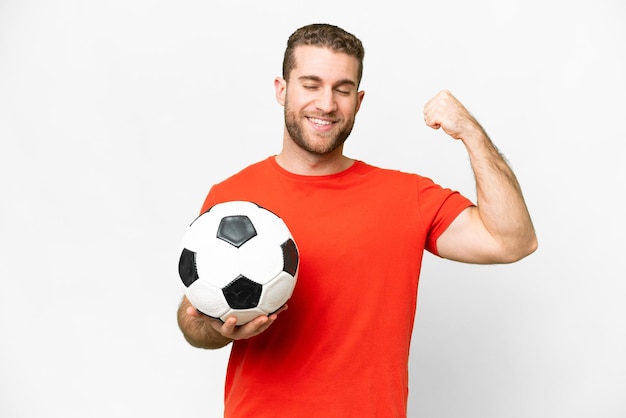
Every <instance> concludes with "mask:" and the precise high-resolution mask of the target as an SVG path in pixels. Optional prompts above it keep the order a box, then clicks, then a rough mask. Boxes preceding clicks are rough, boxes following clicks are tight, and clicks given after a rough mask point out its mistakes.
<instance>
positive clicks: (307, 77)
mask: <svg viewBox="0 0 626 418" xmlns="http://www.w3.org/2000/svg"><path fill="white" fill-rule="evenodd" d="M298 80H300V81H316V82H318V83H319V82H321V81H322V79H321V78H320V77H318V76H316V75H301V76H300V77H298ZM334 85H335V86H344V85H351V86H354V87H356V83H355V82H354V81H353V80H350V79H349V78H343V79H341V80H339V81H337V82H336V83H335V84H334Z"/></svg>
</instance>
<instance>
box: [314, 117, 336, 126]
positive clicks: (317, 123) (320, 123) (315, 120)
mask: <svg viewBox="0 0 626 418" xmlns="http://www.w3.org/2000/svg"><path fill="white" fill-rule="evenodd" d="M309 120H310V121H311V122H313V123H314V124H316V125H330V124H332V122H331V121H329V120H323V119H317V118H309Z"/></svg>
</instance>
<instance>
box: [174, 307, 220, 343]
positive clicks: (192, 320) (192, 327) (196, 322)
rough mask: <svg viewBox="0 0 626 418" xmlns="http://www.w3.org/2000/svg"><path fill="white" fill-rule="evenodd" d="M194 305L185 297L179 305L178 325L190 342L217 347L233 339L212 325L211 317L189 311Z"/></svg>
mask: <svg viewBox="0 0 626 418" xmlns="http://www.w3.org/2000/svg"><path fill="white" fill-rule="evenodd" d="M190 308H191V309H195V308H193V307H192V305H191V303H190V302H189V300H188V299H187V298H186V297H184V298H183V300H182V302H181V303H180V306H179V307H178V326H179V328H180V330H181V331H182V333H183V336H184V337H185V340H187V342H188V343H189V344H191V345H192V346H194V347H197V348H206V349H217V348H221V347H224V346H226V345H228V344H229V343H230V342H231V341H232V340H231V339H230V338H226V337H224V336H223V335H222V334H220V333H219V332H217V331H216V330H215V329H214V328H213V327H212V326H211V323H210V321H211V319H210V318H208V317H203V316H201V314H199V315H198V316H193V315H190V314H189V313H188V310H189V309H190Z"/></svg>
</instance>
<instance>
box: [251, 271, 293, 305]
mask: <svg viewBox="0 0 626 418" xmlns="http://www.w3.org/2000/svg"><path fill="white" fill-rule="evenodd" d="M295 286H296V279H295V278H294V277H293V276H291V274H289V273H286V272H284V271H283V272H281V273H280V274H279V275H278V276H277V277H276V278H275V279H274V280H272V281H271V282H269V283H267V284H265V285H264V286H263V292H262V293H261V299H260V300H259V306H260V307H261V309H263V310H264V311H266V312H267V313H272V312H274V311H277V310H278V309H279V308H280V307H281V306H283V305H284V304H285V303H286V302H287V301H288V300H289V298H290V297H291V294H292V293H293V289H294V288H295Z"/></svg>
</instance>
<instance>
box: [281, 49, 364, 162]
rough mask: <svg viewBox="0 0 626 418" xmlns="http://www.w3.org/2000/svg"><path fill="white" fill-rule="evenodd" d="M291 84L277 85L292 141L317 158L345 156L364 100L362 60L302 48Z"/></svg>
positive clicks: (282, 83) (290, 78)
mask: <svg viewBox="0 0 626 418" xmlns="http://www.w3.org/2000/svg"><path fill="white" fill-rule="evenodd" d="M294 54H295V58H296V66H295V68H294V69H293V70H292V71H291V74H290V75H289V82H288V83H287V82H285V81H284V80H282V79H278V80H277V81H276V96H277V98H278V100H279V102H281V104H283V105H284V107H285V127H286V129H287V133H288V135H289V137H290V138H291V140H292V141H293V142H294V143H295V144H296V145H297V146H298V147H300V148H301V149H303V150H305V151H307V152H309V153H312V154H316V155H326V154H329V153H332V152H333V151H336V150H339V152H341V150H342V145H343V143H344V142H345V140H346V139H347V138H348V136H349V135H350V132H351V131H352V127H353V126H354V119H355V116H356V113H357V112H358V110H359V107H360V105H361V101H362V100H363V94H364V93H363V92H359V91H357V85H358V66H359V63H358V60H357V59H356V58H354V57H351V56H349V55H346V54H343V53H335V52H333V51H331V50H330V49H327V48H321V47H315V46H300V47H297V48H296V50H295V51H294Z"/></svg>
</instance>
